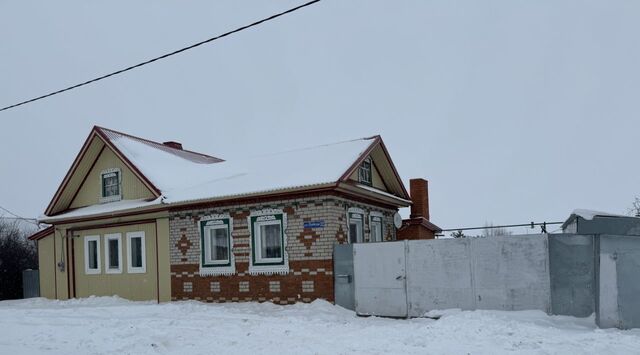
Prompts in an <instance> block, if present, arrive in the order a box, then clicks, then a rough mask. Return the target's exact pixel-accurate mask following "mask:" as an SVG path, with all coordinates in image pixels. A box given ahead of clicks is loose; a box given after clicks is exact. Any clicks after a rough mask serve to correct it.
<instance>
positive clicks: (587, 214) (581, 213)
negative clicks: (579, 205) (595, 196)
mask: <svg viewBox="0 0 640 355" xmlns="http://www.w3.org/2000/svg"><path fill="white" fill-rule="evenodd" d="M571 214H572V215H575V216H578V217H582V218H584V219H586V220H589V221H590V220H592V219H593V218H594V217H596V216H597V217H626V218H629V217H631V216H626V215H623V214H613V213H607V212H600V211H593V210H585V209H576V210H573V212H572V213H571ZM632 218H633V217H632Z"/></svg>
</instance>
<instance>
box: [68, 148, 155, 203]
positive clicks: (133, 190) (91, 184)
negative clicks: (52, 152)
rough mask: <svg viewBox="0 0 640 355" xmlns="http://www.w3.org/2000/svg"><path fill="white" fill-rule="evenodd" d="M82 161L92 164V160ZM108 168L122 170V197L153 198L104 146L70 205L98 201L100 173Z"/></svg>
mask: <svg viewBox="0 0 640 355" xmlns="http://www.w3.org/2000/svg"><path fill="white" fill-rule="evenodd" d="M84 163H85V164H92V163H93V161H92V162H84ZM110 168H119V169H120V171H121V172H122V199H124V200H133V199H140V198H153V193H151V191H149V189H148V188H147V187H146V186H145V185H144V184H143V183H142V181H140V179H138V178H137V177H136V176H135V175H134V173H133V172H132V171H131V170H130V169H129V168H127V166H126V165H125V164H124V163H123V162H122V160H120V159H119V158H118V157H117V156H116V155H115V154H114V153H113V151H111V149H109V148H105V149H104V150H103V151H102V153H101V154H100V156H99V157H98V160H97V161H96V163H95V165H94V166H93V168H92V169H91V170H90V171H89V173H88V175H87V179H86V180H85V182H84V183H83V184H82V186H81V187H80V190H79V191H78V195H77V196H76V198H75V199H74V200H73V201H72V202H71V206H70V207H71V208H78V207H84V206H90V205H95V204H98V203H100V196H101V184H100V173H101V172H102V171H103V170H106V169H110Z"/></svg>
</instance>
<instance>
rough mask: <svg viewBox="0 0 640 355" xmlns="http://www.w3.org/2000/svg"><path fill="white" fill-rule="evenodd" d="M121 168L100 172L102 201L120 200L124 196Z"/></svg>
mask: <svg viewBox="0 0 640 355" xmlns="http://www.w3.org/2000/svg"><path fill="white" fill-rule="evenodd" d="M121 181H122V178H121V173H120V169H107V170H104V171H102V172H101V173H100V186H101V189H100V190H101V192H102V193H101V196H100V202H110V201H118V200H120V199H121V198H122V192H121Z"/></svg>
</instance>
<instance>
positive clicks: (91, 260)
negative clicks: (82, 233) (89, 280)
mask: <svg viewBox="0 0 640 355" xmlns="http://www.w3.org/2000/svg"><path fill="white" fill-rule="evenodd" d="M100 264H101V263H100V236H99V235H88V236H86V237H84V273H85V274H87V275H92V274H99V273H100V272H101V271H100Z"/></svg>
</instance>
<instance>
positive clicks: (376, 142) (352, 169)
mask: <svg viewBox="0 0 640 355" xmlns="http://www.w3.org/2000/svg"><path fill="white" fill-rule="evenodd" d="M371 138H373V142H372V143H371V145H369V147H368V148H367V149H366V150H365V151H364V152H362V153H361V154H360V156H359V157H358V159H357V160H356V161H355V162H353V164H351V166H350V167H349V169H347V171H345V172H344V174H342V176H341V177H340V179H339V180H338V181H339V182H347V180H348V179H349V176H351V175H352V174H353V173H354V172H355V171H356V170H357V169H359V168H360V165H361V164H362V162H363V161H364V160H365V159H367V158H368V157H369V156H370V155H371V153H372V152H373V150H374V149H375V148H376V147H378V146H380V148H381V149H382V152H383V153H384V156H385V158H386V159H387V161H388V162H389V165H390V166H391V170H392V171H393V174H394V176H395V178H396V179H397V180H398V182H399V185H400V188H401V190H402V194H403V196H400V197H401V198H403V199H405V200H409V199H410V198H411V197H409V192H408V191H407V189H406V187H405V186H404V183H403V182H402V178H400V174H398V170H397V169H396V167H395V165H394V164H393V160H391V156H390V155H389V151H388V150H387V147H385V145H384V142H383V141H382V138H381V137H380V136H379V135H378V136H373V137H371ZM372 162H373V164H375V161H373V159H372ZM376 168H377V166H376ZM378 171H380V169H378ZM383 183H384V184H385V186H387V185H386V182H385V181H384V179H383Z"/></svg>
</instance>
